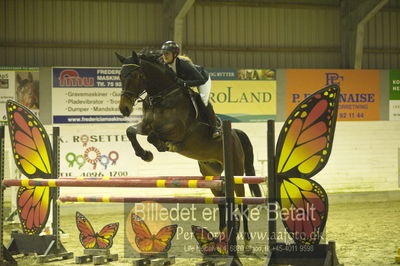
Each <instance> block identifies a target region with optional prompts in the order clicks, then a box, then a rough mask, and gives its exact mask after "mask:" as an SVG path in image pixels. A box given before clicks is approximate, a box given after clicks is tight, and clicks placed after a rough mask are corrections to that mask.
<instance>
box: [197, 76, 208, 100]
mask: <svg viewBox="0 0 400 266" xmlns="http://www.w3.org/2000/svg"><path fill="white" fill-rule="evenodd" d="M210 91H211V79H210V77H208V80H207V82H206V83H204V84H203V85H201V86H199V94H200V97H201V101H202V102H203V103H204V105H205V106H207V105H208V99H209V98H210Z"/></svg>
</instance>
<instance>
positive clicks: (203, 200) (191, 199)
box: [58, 195, 266, 205]
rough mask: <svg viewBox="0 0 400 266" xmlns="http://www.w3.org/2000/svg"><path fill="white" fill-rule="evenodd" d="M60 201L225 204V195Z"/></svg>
mask: <svg viewBox="0 0 400 266" xmlns="http://www.w3.org/2000/svg"><path fill="white" fill-rule="evenodd" d="M58 200H59V201H61V202H121V203H140V202H157V203H188V204H190V203H191V204H226V198H225V197H197V196H162V197H146V196H142V197H124V196H121V197H119V196H71V195H66V196H61V197H60V198H59V199H58ZM234 202H235V204H248V205H260V204H265V203H266V199H265V198H260V197H235V199H234Z"/></svg>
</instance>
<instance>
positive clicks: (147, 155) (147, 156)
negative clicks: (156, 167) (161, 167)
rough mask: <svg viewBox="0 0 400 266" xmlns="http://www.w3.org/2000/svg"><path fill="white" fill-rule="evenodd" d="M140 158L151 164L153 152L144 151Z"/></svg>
mask: <svg viewBox="0 0 400 266" xmlns="http://www.w3.org/2000/svg"><path fill="white" fill-rule="evenodd" d="M140 158H142V159H143V161H146V162H151V161H153V158H154V156H153V153H152V152H151V151H144V153H143V154H142V156H140Z"/></svg>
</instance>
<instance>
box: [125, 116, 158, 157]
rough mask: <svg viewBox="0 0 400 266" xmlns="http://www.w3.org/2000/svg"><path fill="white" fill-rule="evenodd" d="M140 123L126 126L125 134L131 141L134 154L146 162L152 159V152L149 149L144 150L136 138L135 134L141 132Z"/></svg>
mask: <svg viewBox="0 0 400 266" xmlns="http://www.w3.org/2000/svg"><path fill="white" fill-rule="evenodd" d="M141 125H142V123H139V124H137V125H134V126H130V127H128V128H127V129H126V135H127V136H128V139H129V141H130V142H131V143H132V147H133V149H134V150H135V154H136V156H138V157H140V158H142V159H143V160H144V161H146V162H151V161H152V160H153V154H152V153H151V151H147V150H144V149H143V148H142V146H140V144H139V142H138V141H137V139H136V135H137V134H138V133H141V131H140V128H141Z"/></svg>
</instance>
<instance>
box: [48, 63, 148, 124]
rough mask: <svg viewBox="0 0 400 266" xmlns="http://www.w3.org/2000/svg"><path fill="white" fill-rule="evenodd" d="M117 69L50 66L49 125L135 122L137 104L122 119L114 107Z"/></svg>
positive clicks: (117, 92) (117, 93) (117, 91)
mask: <svg viewBox="0 0 400 266" xmlns="http://www.w3.org/2000/svg"><path fill="white" fill-rule="evenodd" d="M119 73H120V68H64V67H54V68H53V75H52V85H53V90H52V91H53V94H52V97H53V123H56V124H57V123H60V124H62V123H65V124H69V123H126V122H133V123H136V122H139V121H140V119H141V117H142V115H141V110H142V107H141V104H137V105H136V106H135V107H134V111H133V113H132V114H131V115H130V116H129V117H127V118H125V117H123V116H122V115H121V113H120V111H119V109H118V105H119V100H120V92H121V81H120V79H119Z"/></svg>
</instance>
